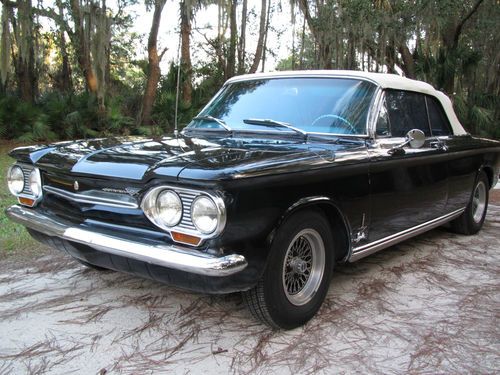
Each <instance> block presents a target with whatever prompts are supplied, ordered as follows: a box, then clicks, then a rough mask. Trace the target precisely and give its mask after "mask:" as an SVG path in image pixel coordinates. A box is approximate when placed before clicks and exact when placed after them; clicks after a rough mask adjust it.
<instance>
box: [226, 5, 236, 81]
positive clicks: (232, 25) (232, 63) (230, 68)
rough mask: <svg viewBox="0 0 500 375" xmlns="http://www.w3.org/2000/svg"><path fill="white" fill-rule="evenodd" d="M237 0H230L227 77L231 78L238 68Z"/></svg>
mask: <svg viewBox="0 0 500 375" xmlns="http://www.w3.org/2000/svg"><path fill="white" fill-rule="evenodd" d="M236 5H237V0H231V1H230V2H229V6H230V8H229V51H228V56H227V78H231V77H233V76H234V74H235V70H236V44H237V39H238V26H237V24H236Z"/></svg>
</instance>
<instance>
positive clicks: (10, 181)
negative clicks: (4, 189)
mask: <svg viewBox="0 0 500 375" xmlns="http://www.w3.org/2000/svg"><path fill="white" fill-rule="evenodd" d="M7 185H8V186H9V190H10V192H11V193H12V194H14V195H18V194H19V193H21V192H22V191H23V189H24V173H23V170H22V169H21V167H18V166H17V165H14V166H13V167H11V168H10V169H9V173H8V175H7Z"/></svg>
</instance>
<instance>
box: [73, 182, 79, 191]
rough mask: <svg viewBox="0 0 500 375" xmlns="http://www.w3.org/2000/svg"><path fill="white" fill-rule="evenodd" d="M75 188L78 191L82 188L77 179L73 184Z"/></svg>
mask: <svg viewBox="0 0 500 375" xmlns="http://www.w3.org/2000/svg"><path fill="white" fill-rule="evenodd" d="M73 188H74V189H75V191H78V189H80V184H79V183H78V181H75V183H74V184H73Z"/></svg>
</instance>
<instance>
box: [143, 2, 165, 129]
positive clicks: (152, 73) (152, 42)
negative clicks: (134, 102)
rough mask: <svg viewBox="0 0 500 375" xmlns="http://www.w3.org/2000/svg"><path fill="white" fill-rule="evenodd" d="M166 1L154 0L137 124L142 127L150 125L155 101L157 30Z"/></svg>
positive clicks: (157, 70)
mask: <svg viewBox="0 0 500 375" xmlns="http://www.w3.org/2000/svg"><path fill="white" fill-rule="evenodd" d="M165 1H166V0H155V10H154V14H153V21H152V23H151V30H150V32H149V38H148V63H149V65H148V76H147V82H146V89H145V91H144V97H143V98H142V110H141V115H140V119H139V122H140V124H143V125H151V112H152V110H153V104H154V102H155V99H156V89H157V87H158V82H159V81H160V75H161V70H160V61H161V57H160V55H158V46H157V42H158V29H159V28H160V21H161V12H162V10H163V7H164V6H165Z"/></svg>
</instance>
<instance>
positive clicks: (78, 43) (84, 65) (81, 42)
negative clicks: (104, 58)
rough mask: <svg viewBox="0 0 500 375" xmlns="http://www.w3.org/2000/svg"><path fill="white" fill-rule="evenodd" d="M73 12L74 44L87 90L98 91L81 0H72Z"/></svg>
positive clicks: (94, 92)
mask: <svg viewBox="0 0 500 375" xmlns="http://www.w3.org/2000/svg"><path fill="white" fill-rule="evenodd" d="M71 13H72V16H73V22H74V25H75V26H74V27H75V34H74V37H75V41H74V43H73V45H74V46H75V49H76V54H77V60H78V65H79V66H80V69H81V70H82V74H83V77H84V78H85V84H86V88H87V90H88V91H89V92H90V93H92V94H96V93H97V76H96V74H95V72H94V70H93V69H92V60H91V58H90V45H89V38H88V37H87V36H86V35H85V27H84V22H83V16H82V12H81V8H80V1H79V0H71Z"/></svg>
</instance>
